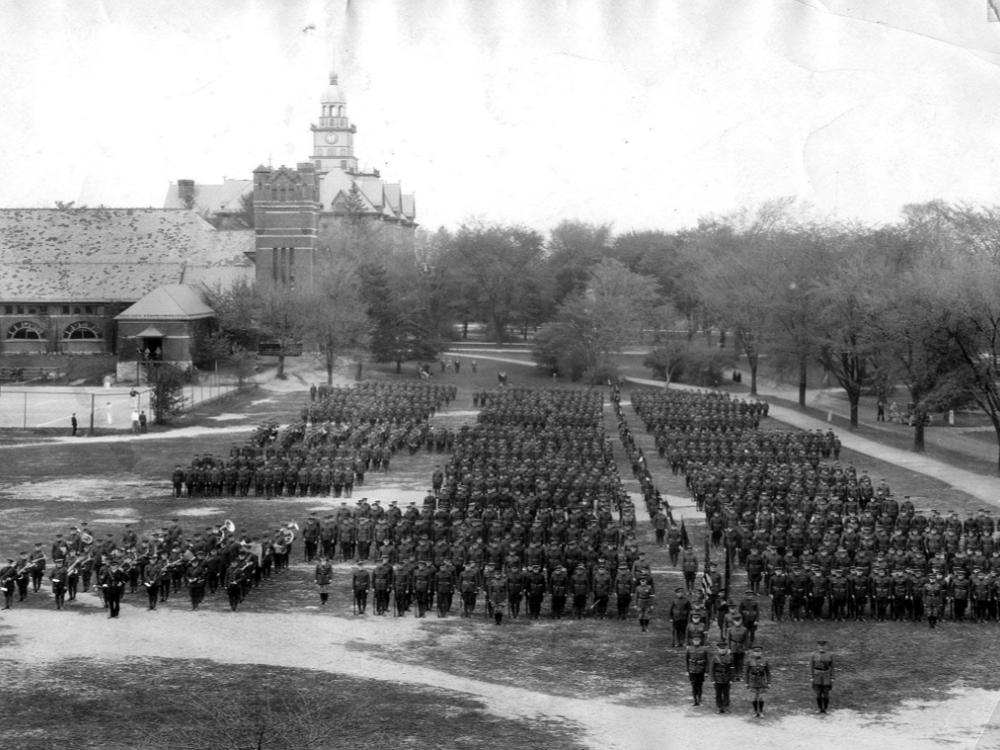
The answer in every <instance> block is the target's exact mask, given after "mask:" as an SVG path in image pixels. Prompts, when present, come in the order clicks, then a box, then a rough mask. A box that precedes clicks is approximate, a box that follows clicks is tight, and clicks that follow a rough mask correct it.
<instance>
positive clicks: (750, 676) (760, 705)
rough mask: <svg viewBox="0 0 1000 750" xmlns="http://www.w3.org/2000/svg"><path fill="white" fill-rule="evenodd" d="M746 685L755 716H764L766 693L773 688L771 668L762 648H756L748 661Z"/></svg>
mask: <svg viewBox="0 0 1000 750" xmlns="http://www.w3.org/2000/svg"><path fill="white" fill-rule="evenodd" d="M746 685H747V689H748V690H749V691H750V700H751V703H752V705H753V714H754V716H763V715H764V692H765V691H766V690H767V689H768V688H769V687H771V667H770V665H769V664H768V663H767V659H765V658H764V654H763V651H762V649H761V647H760V646H754V647H753V648H752V649H751V651H750V658H749V659H748V660H747V671H746Z"/></svg>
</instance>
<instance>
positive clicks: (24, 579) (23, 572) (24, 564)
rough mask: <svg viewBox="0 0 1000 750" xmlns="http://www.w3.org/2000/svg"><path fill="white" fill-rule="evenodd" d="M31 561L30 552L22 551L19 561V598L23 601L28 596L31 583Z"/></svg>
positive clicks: (17, 579) (16, 580) (17, 581)
mask: <svg viewBox="0 0 1000 750" xmlns="http://www.w3.org/2000/svg"><path fill="white" fill-rule="evenodd" d="M30 571H31V563H30V562H29V561H28V553H27V552H22V553H21V555H20V557H19V558H18V561H17V578H16V579H15V582H16V583H17V600H18V601H19V602H23V601H24V600H25V599H27V598H28V585H29V584H30V583H31V572H30Z"/></svg>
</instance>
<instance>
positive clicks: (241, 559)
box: [0, 519, 296, 618]
mask: <svg viewBox="0 0 1000 750" xmlns="http://www.w3.org/2000/svg"><path fill="white" fill-rule="evenodd" d="M295 528H296V525H295V524H285V525H283V526H282V527H281V528H279V529H277V530H275V531H274V532H273V533H272V534H269V535H265V536H255V537H251V536H249V535H237V534H236V533H235V531H236V527H235V525H234V524H233V523H232V522H231V521H226V522H225V523H224V524H222V525H221V526H219V527H217V528H211V527H209V528H206V529H205V532H204V533H201V532H198V533H195V534H194V535H193V536H192V537H190V538H189V539H188V538H185V537H184V534H183V531H182V530H181V527H180V525H179V524H178V522H177V519H174V521H173V525H172V526H171V527H169V528H163V529H161V530H159V531H157V532H155V533H154V534H152V535H150V536H147V537H143V538H141V539H140V538H138V536H137V534H136V533H135V531H134V530H133V529H132V528H131V525H127V526H126V527H125V531H124V533H123V534H122V536H121V538H120V539H119V540H116V539H115V538H114V535H112V534H108V535H107V537H106V538H105V539H101V540H98V539H95V537H94V535H93V534H91V533H90V532H89V531H88V530H87V529H86V527H85V525H84V527H82V528H81V527H74V528H73V529H72V531H71V533H70V534H69V535H67V536H65V537H64V536H63V535H62V534H57V535H56V538H55V541H54V542H53V543H52V547H51V551H50V552H51V558H47V557H46V553H45V550H44V549H43V545H42V543H41V542H38V543H36V544H35V549H34V552H32V553H30V554H29V553H22V554H21V556H20V560H16V561H15V560H13V559H8V561H7V564H6V565H5V566H3V567H0V590H2V591H3V594H4V609H10V608H11V607H12V606H13V603H14V594H15V591H16V592H17V593H18V594H19V598H18V602H23V601H25V600H26V599H27V595H28V589H29V586H30V588H31V589H32V591H33V592H34V593H38V592H39V591H40V590H41V587H42V581H43V578H44V576H45V571H46V568H47V566H48V560H49V559H51V561H52V564H51V567H50V568H48V570H49V580H50V583H51V588H52V594H53V598H54V600H55V605H56V609H60V610H61V609H63V608H64V607H65V606H66V602H67V601H70V602H72V601H75V600H76V598H77V595H78V594H79V593H81V592H83V593H87V592H89V591H90V590H91V583H92V582H93V583H95V584H96V585H95V586H94V592H95V593H96V594H97V595H98V596H100V597H101V599H102V603H103V605H104V607H105V608H106V609H107V610H108V617H109V618H115V617H118V615H119V612H120V604H121V600H122V597H123V596H124V595H125V594H126V590H127V592H128V593H129V594H135V593H137V592H138V591H139V590H140V589H141V590H142V591H144V592H145V593H146V596H147V600H148V607H147V608H148V609H149V610H155V609H156V606H157V604H160V603H164V602H166V601H167V600H168V599H169V598H170V595H171V593H180V592H182V591H183V590H184V589H185V588H186V589H187V594H188V597H189V599H190V603H191V608H192V609H194V610H196V609H198V607H199V606H200V605H201V603H202V602H203V600H204V599H205V596H206V593H208V594H214V593H216V592H217V591H223V592H225V594H226V596H227V598H228V601H229V606H230V609H232V610H233V611H235V610H236V609H237V608H238V606H239V605H240V604H241V603H242V602H243V600H244V599H245V598H246V597H247V596H248V595H249V594H250V592H251V591H252V590H253V589H254V588H255V587H257V586H258V585H259V584H260V583H261V581H262V580H264V579H267V578H270V577H271V574H272V572H274V571H278V570H282V569H284V568H287V567H288V560H289V556H290V554H291V547H292V542H293V540H294V539H295Z"/></svg>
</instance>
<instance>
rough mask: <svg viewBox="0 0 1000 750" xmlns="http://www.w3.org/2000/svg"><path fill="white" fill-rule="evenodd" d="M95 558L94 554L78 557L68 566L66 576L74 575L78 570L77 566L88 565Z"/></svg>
mask: <svg viewBox="0 0 1000 750" xmlns="http://www.w3.org/2000/svg"><path fill="white" fill-rule="evenodd" d="M93 559H94V556H93V555H87V556H86V557H78V558H76V559H75V560H74V561H73V562H72V563H70V565H69V567H68V568H66V577H67V578H68V577H69V576H71V575H73V573H74V572H76V568H77V566H80V565H86V564H87V563H89V562H90V561H91V560H93Z"/></svg>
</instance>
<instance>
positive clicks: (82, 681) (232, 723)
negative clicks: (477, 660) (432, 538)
mask: <svg viewBox="0 0 1000 750" xmlns="http://www.w3.org/2000/svg"><path fill="white" fill-rule="evenodd" d="M4 677H5V698H4V728H3V729H0V746H2V747H4V748H5V750H50V748H52V747H58V746H60V745H63V746H65V747H73V748H80V749H81V750H82V749H87V748H95V749H96V748H101V749H102V750H107V749H111V750H119V749H121V750H125V749H129V748H148V749H150V750H159V749H161V748H163V749H164V750H166V749H167V748H213V749H217V750H226V749H227V748H232V749H233V750H235V749H236V748H250V747H254V748H256V747H284V748H295V750H311V749H312V748H324V749H325V750H339V749H340V748H344V749H345V750H346V749H351V750H353V749H354V748H358V747H362V748H371V750H391V749H395V748H408V747H412V748H449V749H450V748H457V749H459V750H464V749H467V750H475V749H476V748H481V747H484V746H494V747H499V746H511V745H512V743H513V744H514V745H516V746H521V745H522V743H523V744H524V745H526V746H531V747H544V748H551V749H552V750H574V749H576V748H581V747H583V746H582V745H581V744H580V743H579V742H578V741H575V740H574V739H573V728H572V727H568V726H559V725H549V726H542V725H539V724H538V723H537V722H531V723H529V722H525V721H516V720H509V719H508V720H505V719H499V718H497V717H495V716H493V715H491V714H489V713H488V712H487V711H485V710H484V709H485V706H484V704H483V703H482V701H479V700H472V699H469V698H467V697H465V696H463V695H460V694H456V693H452V692H449V691H442V690H433V689H426V690H420V689H414V688H409V687H403V686H397V685H393V684H392V683H386V682H382V681H372V680H362V679H357V678H352V677H345V676H342V675H330V674H328V673H324V672H315V671H309V670H302V669H281V668H273V667H269V668H267V669H266V670H262V669H260V668H257V667H253V666H243V665H232V664H218V663H215V662H211V661H204V660H190V661H188V660H163V659H157V658H149V659H130V660H127V661H124V662H121V663H118V664H101V663H97V664H95V663H93V662H91V661H88V660H80V659H72V660H66V661H63V662H59V663H58V664H55V665H52V666H46V667H42V668H39V667H28V666H25V665H15V664H5V665H4ZM258 743H260V744H258Z"/></svg>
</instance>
